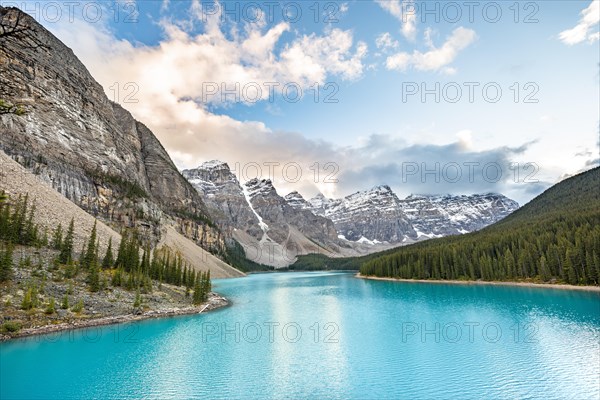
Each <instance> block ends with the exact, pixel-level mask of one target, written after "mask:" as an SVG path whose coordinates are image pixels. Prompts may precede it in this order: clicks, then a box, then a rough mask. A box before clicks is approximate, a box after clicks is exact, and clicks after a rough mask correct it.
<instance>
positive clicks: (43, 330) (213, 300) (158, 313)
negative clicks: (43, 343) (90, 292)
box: [0, 293, 230, 342]
mask: <svg viewBox="0 0 600 400" xmlns="http://www.w3.org/2000/svg"><path fill="white" fill-rule="evenodd" d="M229 305H230V302H229V300H227V299H226V298H225V297H222V296H221V295H218V294H216V293H210V295H209V298H208V301H207V302H206V303H203V304H201V305H199V306H193V307H181V308H166V309H158V310H149V311H145V312H143V311H140V312H139V313H131V314H122V315H114V316H108V317H100V318H92V319H88V320H78V321H72V322H64V323H60V324H55V325H44V326H36V327H33V328H26V329H22V330H20V331H19V332H15V333H14V334H13V335H2V334H0V342H4V341H8V340H11V339H17V338H23V337H28V336H36V335H44V334H48V333H56V332H62V331H68V330H74V329H82V328H91V327H95V326H105V325H113V324H121V323H127V322H136V321H143V320H146V319H154V318H167V317H175V316H180V315H193V314H201V313H203V312H208V311H213V310H217V309H220V308H223V307H227V306H229Z"/></svg>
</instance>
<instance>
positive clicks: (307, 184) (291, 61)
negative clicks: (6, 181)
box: [48, 15, 367, 192]
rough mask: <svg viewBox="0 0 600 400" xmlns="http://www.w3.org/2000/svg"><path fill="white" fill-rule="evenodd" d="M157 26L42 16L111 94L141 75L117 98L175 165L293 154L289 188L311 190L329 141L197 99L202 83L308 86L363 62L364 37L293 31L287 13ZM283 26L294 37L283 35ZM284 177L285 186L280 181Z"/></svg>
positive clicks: (330, 154) (350, 75)
mask: <svg viewBox="0 0 600 400" xmlns="http://www.w3.org/2000/svg"><path fill="white" fill-rule="evenodd" d="M193 18H194V16H192V19H193ZM192 23H194V20H192ZM161 27H162V28H163V30H164V34H165V38H164V39H163V40H162V41H161V42H160V43H159V44H158V45H157V46H144V45H140V44H135V45H134V44H132V43H130V42H129V41H127V40H120V39H117V38H116V37H115V36H114V35H113V34H112V32H111V31H110V30H108V29H107V28H106V27H105V26H103V25H102V24H88V23H85V22H83V21H79V20H77V21H74V22H73V23H65V24H54V25H50V26H48V28H49V29H50V30H52V31H53V33H55V34H56V36H58V37H59V39H61V40H62V41H64V42H65V44H66V45H67V46H69V47H71V48H72V49H73V51H74V52H75V54H76V55H77V56H78V57H79V58H80V59H81V60H82V62H83V63H84V64H85V65H86V67H87V68H88V69H89V71H90V72H91V74H92V75H93V76H94V78H95V79H96V80H98V81H99V82H100V83H101V84H102V85H103V87H104V88H105V90H106V92H107V94H108V95H109V97H111V98H112V92H111V91H110V90H109V89H108V88H109V87H111V86H113V85H114V83H115V82H117V83H119V86H120V87H121V88H122V87H123V85H125V84H126V83H128V82H134V83H135V84H137V85H138V87H139V91H138V93H137V94H136V95H135V99H136V100H138V102H137V103H126V104H123V106H124V107H125V108H127V109H128V110H129V111H131V112H132V114H133V115H134V117H135V118H136V119H138V120H140V121H143V122H144V124H146V125H147V126H148V127H149V128H150V129H151V130H152V131H153V132H154V133H155V134H156V135H157V137H158V138H159V140H160V141H161V143H163V145H164V146H165V148H166V149H167V150H168V151H169V153H170V154H171V155H172V157H173V159H174V161H175V162H176V164H177V165H178V166H180V167H186V168H189V167H194V166H197V165H198V164H199V163H200V162H202V161H206V160H210V159H222V160H224V161H227V162H229V163H231V164H235V163H241V165H244V164H245V163H250V162H257V163H259V164H261V165H262V163H264V162H268V161H272V162H280V163H281V164H282V165H284V164H285V163H288V162H290V161H294V162H298V163H299V164H301V165H302V168H303V171H304V172H305V174H304V177H303V180H302V181H300V182H299V183H298V184H296V185H293V186H289V187H288V188H289V189H290V190H291V189H299V190H308V191H312V192H314V191H316V187H315V183H314V182H313V181H312V180H313V177H312V175H311V173H310V170H309V167H310V166H311V165H312V164H314V163H315V162H321V163H324V162H328V161H332V160H333V159H334V158H335V157H334V155H335V154H336V152H335V151H334V150H333V146H332V145H331V144H330V143H325V142H320V141H313V140H309V139H306V138H305V137H304V136H302V135H301V134H299V133H293V132H275V131H272V130H271V129H269V128H268V127H267V126H265V125H264V124H263V123H262V122H257V121H238V120H235V119H233V118H231V117H229V116H226V115H218V114H216V113H215V112H214V111H211V109H210V107H208V105H207V104H204V103H202V102H201V101H199V99H201V97H202V91H203V84H204V83H206V82H219V83H221V82H222V83H225V84H226V85H227V86H228V87H231V86H233V85H234V84H235V83H236V82H239V83H240V85H241V86H243V85H244V84H246V83H251V82H258V83H261V84H262V83H265V82H278V83H280V84H284V83H289V82H296V83H298V84H300V85H302V86H304V88H307V87H308V86H310V85H313V84H314V83H315V82H319V83H324V82H325V80H326V79H329V78H330V77H332V76H336V77H339V78H340V79H347V80H350V79H357V78H360V77H361V76H362V74H363V70H364V68H366V67H365V66H364V65H363V58H364V57H365V55H366V53H367V45H366V44H365V43H363V42H358V43H355V42H354V40H353V35H352V32H351V31H344V30H341V29H328V30H327V31H325V32H324V33H322V34H320V35H317V34H306V35H297V34H295V32H292V31H291V30H290V26H289V25H288V24H286V23H280V24H278V25H275V26H271V27H269V28H267V29H264V28H261V27H260V26H256V25H247V26H245V27H242V28H243V29H240V30H239V32H227V34H226V33H225V32H223V31H222V29H223V27H222V24H221V22H220V16H218V15H216V16H211V17H210V18H209V20H208V21H207V22H206V24H204V25H203V28H204V29H203V33H201V34H196V35H194V34H191V33H190V31H191V29H190V26H189V24H188V23H187V22H186V23H181V22H172V21H167V20H163V21H162V22H161ZM284 33H288V34H290V36H291V35H292V34H295V37H294V36H292V38H291V39H289V41H288V42H287V44H285V43H281V41H282V35H283V34H284ZM305 92H307V91H306V90H305ZM263 96H264V97H266V96H268V92H266V91H265V92H264V93H263ZM217 98H218V97H217ZM117 100H121V101H122V100H123V99H117ZM263 104H265V105H270V103H267V102H265V103H263ZM265 172H266V170H265ZM280 173H281V172H280ZM281 186H282V190H283V191H285V190H287V189H288V188H286V186H285V182H284V183H283V184H282V185H281ZM320 189H323V190H324V191H327V188H320ZM329 191H330V190H329Z"/></svg>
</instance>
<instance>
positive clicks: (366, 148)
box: [0, 0, 600, 204]
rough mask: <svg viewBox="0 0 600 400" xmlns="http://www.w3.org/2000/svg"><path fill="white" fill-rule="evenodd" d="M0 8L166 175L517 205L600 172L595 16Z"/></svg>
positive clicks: (372, 8) (146, 5) (382, 6)
mask: <svg viewBox="0 0 600 400" xmlns="http://www.w3.org/2000/svg"><path fill="white" fill-rule="evenodd" d="M0 4H2V5H4V6H10V5H13V6H17V7H19V8H21V9H23V10H24V11H26V12H28V13H29V14H31V15H32V16H33V17H34V18H36V19H37V20H38V21H39V22H41V23H42V24H43V25H44V26H45V27H46V28H47V29H49V30H50V31H51V32H52V33H54V34H55V35H56V36H57V37H58V38H59V39H61V40H62V41H63V42H64V43H65V44H66V45H67V46H69V47H71V48H72V49H73V51H74V53H75V54H76V55H77V56H78V57H79V58H80V59H81V61H82V62H83V63H84V64H85V66H86V67H87V68H88V69H89V71H90V73H91V74H92V75H93V76H94V78H95V79H96V80H98V82H100V84H102V85H103V87H104V89H105V92H106V94H107V96H109V98H110V99H112V100H114V101H116V102H118V103H121V104H122V105H123V106H124V107H125V108H126V109H128V110H129V111H131V112H132V114H133V115H134V117H135V118H136V119H138V120H140V121H142V122H143V123H144V124H146V125H147V126H148V127H149V128H150V129H151V130H152V131H153V132H154V133H155V134H156V136H157V137H158V138H159V139H160V141H161V142H162V143H163V145H164V146H165V148H166V149H167V151H168V152H169V154H170V155H171V157H172V158H173V160H174V162H175V163H176V165H177V166H178V167H179V168H180V169H184V168H194V167H196V166H198V165H200V164H201V163H202V162H205V161H209V160H213V159H218V160H222V161H225V162H227V163H228V164H229V165H230V167H231V168H232V169H234V172H236V174H237V175H238V178H239V179H240V181H242V182H244V181H246V180H249V179H251V178H253V177H256V176H260V177H263V178H271V179H272V180H273V182H274V184H275V186H276V188H277V190H278V192H279V193H280V194H281V195H285V194H287V193H288V192H290V191H292V190H298V191H300V193H302V194H303V195H304V196H305V197H311V196H313V195H315V194H316V193H318V192H322V193H323V194H325V195H326V196H329V197H341V196H345V195H348V194H350V193H353V192H356V191H358V190H365V189H369V188H371V187H373V186H376V185H383V184H386V185H389V186H390V187H392V189H393V190H394V191H395V192H396V193H397V194H398V196H399V197H401V198H402V197H405V196H407V195H409V194H411V193H423V194H425V193H429V194H438V193H452V194H472V193H484V192H499V193H503V194H505V195H507V196H509V197H511V198H513V199H515V200H517V201H518V202H519V203H521V204H523V203H526V202H527V201H529V200H531V199H532V198H533V197H534V196H536V195H538V194H539V193H541V192H542V191H543V190H545V189H546V188H547V187H549V186H550V185H552V184H554V183H556V182H558V181H560V180H561V179H564V178H565V177H567V176H569V175H572V174H574V173H577V172H579V171H582V170H586V169H589V168H592V167H594V166H597V165H598V163H599V160H598V159H599V154H598V152H599V146H600V142H599V136H600V115H599V114H600V100H599V99H600V74H599V67H600V41H599V39H600V33H599V20H600V1H599V0H594V1H590V0H586V1H577V0H569V1H536V2H533V1H519V2H517V1H498V2H490V1H483V2H479V1H473V2H468V1H465V2H461V1H457V2H451V1H450V2H449V1H440V2H437V1H409V0H404V1H402V0H381V1H379V0H373V1H371V0H361V1H358V0H355V1H353V0H348V1H343V2H328V1H320V2H314V1H304V2H299V1H296V2H294V1H284V2H269V1H267V2H252V1H246V0H245V1H226V2H214V1H210V2H201V1H196V0H193V1H181V0H179V1H178V0H170V1H168V0H156V1H152V0H151V1H141V0H137V1H135V0H120V1H117V2H114V1H113V2H90V1H71V2H69V1H66V2H54V1H47V2H39V1H0Z"/></svg>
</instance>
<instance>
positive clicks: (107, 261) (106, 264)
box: [102, 237, 115, 269]
mask: <svg viewBox="0 0 600 400" xmlns="http://www.w3.org/2000/svg"><path fill="white" fill-rule="evenodd" d="M114 263H115V261H114V259H113V253H112V237H111V238H109V239H108V248H107V249H106V254H105V255H104V258H103V259H102V268H104V269H109V268H112V267H113V264H114Z"/></svg>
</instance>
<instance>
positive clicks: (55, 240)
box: [52, 223, 63, 250]
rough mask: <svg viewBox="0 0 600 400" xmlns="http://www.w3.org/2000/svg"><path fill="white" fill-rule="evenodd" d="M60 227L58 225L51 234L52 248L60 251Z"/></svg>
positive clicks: (61, 239)
mask: <svg viewBox="0 0 600 400" xmlns="http://www.w3.org/2000/svg"><path fill="white" fill-rule="evenodd" d="M62 241H63V238H62V225H61V224H60V223H59V224H58V226H57V227H56V229H55V230H54V232H53V234H52V248H53V249H55V250H60V249H62Z"/></svg>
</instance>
